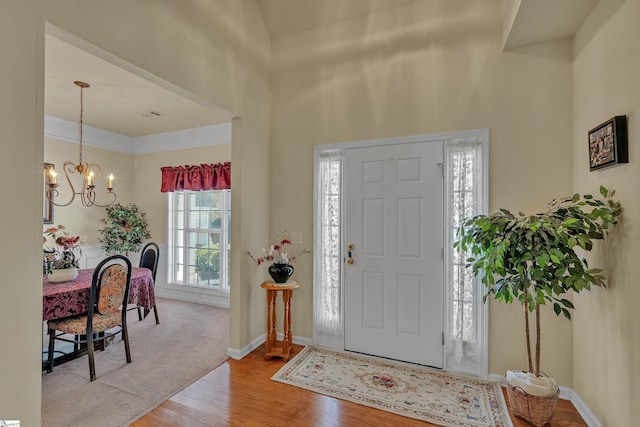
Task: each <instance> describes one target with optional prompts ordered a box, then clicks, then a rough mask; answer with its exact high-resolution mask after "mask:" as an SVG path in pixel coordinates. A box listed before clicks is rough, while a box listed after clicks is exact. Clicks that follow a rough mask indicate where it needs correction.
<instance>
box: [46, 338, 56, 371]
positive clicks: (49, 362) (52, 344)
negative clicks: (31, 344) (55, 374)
mask: <svg viewBox="0 0 640 427" xmlns="http://www.w3.org/2000/svg"><path fill="white" fill-rule="evenodd" d="M55 342H56V331H55V330H53V329H49V353H48V354H47V373H50V372H52V371H53V352H54V350H55Z"/></svg>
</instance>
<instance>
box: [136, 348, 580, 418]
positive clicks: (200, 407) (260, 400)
mask: <svg viewBox="0 0 640 427" xmlns="http://www.w3.org/2000/svg"><path fill="white" fill-rule="evenodd" d="M301 348H302V347H301V346H298V345H296V346H294V348H293V349H294V353H295V354H297V353H298V352H299V351H300V350H301ZM263 355H264V346H260V347H259V348H258V349H256V350H255V351H254V352H252V353H251V354H250V355H248V356H246V357H245V358H244V359H242V360H231V359H229V360H227V361H226V362H225V363H223V364H222V365H221V366H219V367H218V368H217V369H215V370H214V371H212V372H210V373H209V374H207V375H205V376H204V377H202V378H201V379H200V380H198V381H196V382H195V383H194V384H192V385H191V386H189V387H187V388H186V389H184V390H183V391H182V392H180V393H178V394H177V395H175V396H174V397H172V398H171V399H170V400H168V401H166V402H165V403H163V404H162V405H161V406H159V407H158V408H156V409H154V410H153V411H152V412H150V413H148V414H147V415H145V416H143V417H142V418H140V419H139V420H138V421H136V422H134V423H133V424H131V426H132V427H176V426H188V427H200V426H202V427H211V426H272V427H276V426H314V427H315V426H326V427H329V426H331V427H334V426H354V427H358V426H385V427H386V426H390V427H393V426H398V427H400V426H402V427H405V426H409V427H410V426H421V427H425V426H431V425H432V424H429V423H426V422H423V421H418V420H414V419H411V418H405V417H401V416H398V415H394V414H391V413H389V412H384V411H380V410H377V409H373V408H369V407H367V406H362V405H358V404H355V403H351V402H346V401H343V400H339V399H334V398H332V397H328V396H324V395H321V394H317V393H313V392H310V391H307V390H303V389H300V388H298V387H294V386H290V385H287V384H283V383H280V382H277V381H271V377H272V376H273V374H275V373H276V372H277V371H278V370H279V369H280V368H281V367H282V366H283V365H284V362H283V361H281V360H280V359H279V358H274V359H272V360H269V361H266V360H264V358H263ZM505 400H506V401H507V404H508V399H507V398H506V395H505ZM511 418H512V421H513V425H514V427H528V426H530V424H529V423H527V422H525V421H523V420H521V419H519V418H516V417H514V416H512V417H511ZM586 425H587V424H586V423H585V422H584V421H583V420H582V418H581V417H580V415H579V414H578V412H577V411H576V409H575V407H574V406H573V404H571V402H569V401H567V400H559V401H558V405H557V407H556V410H555V413H554V417H553V419H552V420H551V423H550V424H548V426H550V427H576V426H586Z"/></svg>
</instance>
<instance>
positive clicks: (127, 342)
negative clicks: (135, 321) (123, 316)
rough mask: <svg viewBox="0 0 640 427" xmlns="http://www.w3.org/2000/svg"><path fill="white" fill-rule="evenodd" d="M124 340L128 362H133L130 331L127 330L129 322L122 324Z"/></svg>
mask: <svg viewBox="0 0 640 427" xmlns="http://www.w3.org/2000/svg"><path fill="white" fill-rule="evenodd" d="M122 341H124V352H125V354H126V355H127V363H131V350H130V349H129V333H128V332H127V323H126V322H125V323H123V325H122Z"/></svg>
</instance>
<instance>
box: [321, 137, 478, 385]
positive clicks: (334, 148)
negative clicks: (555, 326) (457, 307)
mask: <svg viewBox="0 0 640 427" xmlns="http://www.w3.org/2000/svg"><path fill="white" fill-rule="evenodd" d="M470 140H473V141H477V142H478V143H479V144H480V145H481V156H480V158H481V163H482V164H481V165H478V166H479V167H480V169H481V171H480V175H479V176H480V179H479V181H480V182H478V183H477V184H478V188H479V189H480V192H481V196H480V198H481V203H480V205H481V206H479V208H478V213H486V212H487V211H488V200H489V129H476V130H469V131H459V132H447V133H440V134H428V135H415V136H409V137H401V138H393V139H383V140H371V141H356V142H347V143H341V144H327V145H318V146H315V147H314V230H315V233H316V234H315V239H314V241H315V246H314V279H313V281H314V293H313V298H314V304H313V309H314V316H313V317H314V325H313V330H312V334H313V335H312V341H313V343H314V344H316V345H320V346H324V347H329V348H334V349H339V350H344V333H343V332H344V322H343V319H344V307H343V304H342V301H344V287H343V286H342V285H340V291H339V292H338V294H337V295H333V296H331V298H334V299H337V300H335V301H333V304H334V305H335V304H338V305H339V307H340V319H339V320H338V321H337V322H338V323H339V324H340V327H341V328H342V329H341V332H340V333H331V332H330V331H327V328H326V327H325V326H323V325H318V324H317V323H316V322H317V319H318V316H317V313H316V310H320V309H321V307H322V301H321V299H322V298H327V294H326V293H324V292H323V291H324V289H323V288H322V283H326V278H323V277H322V273H321V268H319V267H320V266H321V265H322V260H321V257H323V256H325V251H324V250H323V246H322V245H323V242H322V241H321V240H322V239H320V238H319V237H320V236H321V233H320V229H321V227H322V226H323V224H321V219H322V218H321V213H320V209H321V208H322V202H321V201H320V200H319V198H320V197H322V188H321V184H322V183H321V182H319V178H320V176H319V173H318V170H319V164H320V161H321V159H322V157H323V156H327V154H329V155H333V156H338V157H340V155H341V153H342V150H345V149H347V148H360V147H369V146H376V145H389V144H402V143H413V142H430V141H444V145H445V152H446V150H447V147H448V146H451V145H452V144H456V143H459V142H460V141H470ZM445 160H446V158H445ZM446 167H447V165H446V164H445V176H447V175H446ZM342 185H343V183H342V182H341V193H342ZM448 191H450V186H449V183H445V200H444V205H445V206H449V198H450V197H451V195H450V193H448ZM343 203H344V201H343V200H342V195H341V199H340V205H341V207H340V210H341V214H340V215H341V224H342V223H344V221H343V220H344V212H343V211H342V206H343ZM443 225H444V230H445V236H449V235H450V233H449V232H448V230H450V229H451V227H452V224H451V222H450V221H449V217H448V216H447V215H445V223H444V224H443ZM343 236H344V230H341V242H340V250H341V253H340V259H342V258H344V253H343V252H342V251H343V250H344V244H343V243H344V237H343ZM445 248H446V249H445V251H444V252H445V273H446V274H445V277H447V278H450V277H451V275H450V274H449V272H450V271H451V269H452V265H451V252H450V251H452V250H453V242H452V241H451V239H450V238H447V239H446V240H445ZM344 274H345V272H344V263H342V262H341V263H340V274H339V277H340V281H341V284H342V283H343V282H344ZM447 286H451V283H450V282H445V287H447ZM474 292H475V294H474V302H475V310H476V316H475V319H474V320H475V323H476V324H475V326H476V330H477V336H476V338H477V340H478V342H477V345H478V352H477V355H476V358H475V360H463V361H461V362H460V363H458V362H457V361H456V360H455V359H453V358H452V357H450V355H449V354H447V346H443V359H444V361H445V362H444V367H443V369H444V370H446V371H451V372H460V373H466V374H470V375H475V376H481V377H487V376H488V304H483V303H482V296H483V295H484V288H483V286H482V284H481V282H480V281H479V280H477V279H476V281H475V284H474ZM443 304H445V302H444V301H443ZM451 311H452V310H450V309H448V307H446V306H445V316H447V315H449V316H450V315H451ZM444 323H445V325H446V324H447V322H446V321H445V322H444Z"/></svg>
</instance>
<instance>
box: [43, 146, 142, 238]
mask: <svg viewBox="0 0 640 427" xmlns="http://www.w3.org/2000/svg"><path fill="white" fill-rule="evenodd" d="M82 153H83V154H82V156H83V160H84V161H87V162H89V163H97V164H98V165H100V167H102V175H101V176H100V179H99V181H98V182H97V183H96V192H97V193H98V200H97V203H102V202H103V201H111V198H108V197H106V196H105V195H106V193H107V192H106V190H105V187H106V183H107V181H106V177H108V176H109V173H113V175H114V178H115V179H114V182H113V185H114V192H115V193H116V195H117V199H116V202H117V203H121V204H123V205H126V204H128V203H130V202H131V201H132V198H131V196H132V194H133V190H132V189H133V185H132V183H133V182H135V178H134V174H133V156H131V155H129V154H125V153H119V152H115V151H109V150H104V149H102V148H96V147H89V146H86V145H83V149H82ZM78 156H79V145H78V144H77V143H73V142H68V141H62V140H59V139H55V138H45V143H44V161H45V162H46V163H53V164H54V165H55V169H56V171H57V172H58V184H59V187H58V190H59V193H60V194H59V195H58V196H57V197H56V198H55V200H56V202H58V203H66V202H67V201H68V200H69V199H70V198H71V191H69V187H68V184H67V182H66V179H65V178H64V173H63V165H64V162H66V161H72V162H74V163H78ZM69 177H70V178H71V181H72V183H73V184H74V185H75V186H76V191H80V189H79V188H78V185H79V184H80V183H81V182H82V179H81V177H80V176H79V175H78V173H75V174H70V176H69ZM103 196H105V198H102V197H103ZM79 198H80V197H79V196H76V199H75V200H74V201H73V203H72V204H71V205H69V206H63V207H60V206H54V208H53V223H54V225H58V224H62V225H64V226H65V227H66V229H67V231H68V232H69V233H70V234H71V235H73V236H80V237H81V239H82V241H83V242H84V244H85V245H99V244H100V243H99V242H98V237H100V233H99V232H98V230H99V229H101V228H103V227H104V224H103V223H102V222H101V220H102V218H105V217H106V213H105V210H104V208H101V207H98V206H92V207H90V208H86V207H83V206H82V204H81V203H80V200H79ZM47 227H50V225H47V224H45V225H44V228H47Z"/></svg>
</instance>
